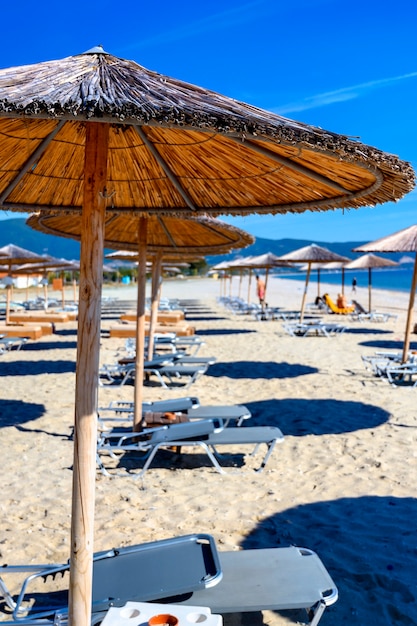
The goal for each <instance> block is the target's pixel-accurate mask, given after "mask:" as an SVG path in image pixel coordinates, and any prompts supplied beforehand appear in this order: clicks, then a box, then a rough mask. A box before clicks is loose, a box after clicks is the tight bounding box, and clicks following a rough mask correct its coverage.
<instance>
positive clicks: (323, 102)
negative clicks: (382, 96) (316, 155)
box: [272, 72, 417, 115]
mask: <svg viewBox="0 0 417 626" xmlns="http://www.w3.org/2000/svg"><path fill="white" fill-rule="evenodd" d="M416 77H417V72H411V73H409V74H402V75H400V76H393V77H391V78H382V79H380V80H372V81H369V82H366V83H360V84H359V85H352V86H351V87H344V88H342V89H336V90H335V91H327V92H324V93H320V94H316V95H315V96H309V97H307V98H303V99H302V100H299V101H297V102H291V103H289V104H286V105H284V106H279V107H275V108H273V109H272V111H274V113H278V114H280V115H286V114H287V113H293V112H295V111H305V110H307V109H315V108H319V107H324V106H328V105H329V104H335V103H337V102H346V101H347V100H354V99H355V98H360V97H361V96H362V95H363V94H365V93H367V92H369V91H374V90H375V89H381V88H383V87H390V86H391V85H394V84H395V83H398V82H400V81H403V80H407V79H409V78H416Z"/></svg>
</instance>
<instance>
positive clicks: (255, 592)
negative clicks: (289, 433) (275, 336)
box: [0, 334, 338, 626]
mask: <svg viewBox="0 0 417 626" xmlns="http://www.w3.org/2000/svg"><path fill="white" fill-rule="evenodd" d="M158 343H159V346H158ZM203 344H204V342H202V341H201V340H200V338H198V337H184V338H179V337H176V336H172V334H171V336H170V337H169V339H168V340H164V339H162V338H161V340H160V342H158V341H157V342H156V345H157V346H158V347H159V348H160V349H161V350H162V349H164V350H165V353H164V354H159V355H156V357H155V362H153V363H151V364H150V366H149V367H150V369H149V372H148V374H149V373H152V374H153V373H154V371H155V372H158V373H159V375H160V376H162V374H161V372H162V371H163V370H164V368H167V367H168V368H169V367H170V368H174V370H175V369H176V371H177V372H178V371H181V368H187V367H188V368H190V367H191V366H193V365H197V363H199V364H200V365H201V364H203V365H204V367H208V366H209V365H210V363H212V362H214V360H215V359H214V358H212V357H200V356H198V355H197V351H198V350H199V349H200V347H201V345H203ZM134 350H135V345H134V341H133V340H128V341H127V343H126V356H125V357H123V358H122V359H119V361H122V362H121V363H120V362H118V363H117V364H115V366H116V365H117V366H120V367H124V368H129V367H131V366H132V365H133V366H134V363H132V362H130V363H129V360H130V361H131V360H132V359H133V358H134ZM187 351H188V354H186V352H187ZM190 351H193V354H190V353H189V352H190ZM167 362H168V363H169V364H170V365H167ZM109 371H110V368H109ZM127 371H128V370H126V369H125V370H124V374H123V376H126V374H127ZM114 375H115V372H111V373H110V378H112V377H113V376H114ZM171 375H172V376H175V378H176V376H177V374H171ZM105 376H107V377H108V374H107V372H106V374H105ZM133 376H134V373H133ZM168 378H169V376H168ZM122 380H123V379H122ZM109 382H110V381H109ZM133 409H134V407H133V403H132V402H126V401H121V400H114V401H112V402H111V403H110V404H109V406H107V407H104V408H100V409H99V420H98V423H99V428H98V435H97V437H98V445H97V466H98V469H99V470H100V471H101V473H102V474H104V475H106V476H107V475H110V476H114V475H116V474H118V473H120V472H119V470H120V467H118V466H119V463H120V461H122V460H123V459H125V458H128V459H129V460H130V461H131V463H130V465H129V467H130V466H131V467H132V469H131V470H130V471H129V472H126V471H125V472H124V473H123V475H124V476H126V475H131V476H133V477H135V478H143V477H144V475H145V473H146V471H147V470H148V469H149V468H150V466H151V464H152V463H153V462H154V461H155V457H156V456H157V455H158V453H159V452H160V451H162V450H163V451H168V452H169V453H171V454H178V452H179V450H181V452H182V451H183V449H184V448H185V449H186V450H189V449H190V448H198V449H199V450H202V451H203V452H204V453H205V454H206V455H207V458H208V460H209V461H210V462H211V464H212V466H213V467H214V469H215V470H217V471H218V472H219V473H222V474H224V473H226V472H227V473H229V472H230V471H236V468H235V467H234V465H233V469H232V470H230V457H227V456H224V455H223V454H222V455H221V454H220V453H219V451H218V448H220V449H222V450H223V449H224V448H226V449H227V451H228V452H229V453H230V449H235V448H237V449H238V450H239V453H240V454H241V453H242V451H246V450H247V449H248V446H251V448H252V453H253V454H255V453H257V452H258V450H259V448H260V447H261V446H263V447H265V448H266V450H265V451H263V454H262V455H261V456H260V460H259V463H258V464H257V466H256V468H257V471H262V469H263V468H264V467H265V465H266V464H267V462H268V459H269V458H270V456H271V454H272V453H273V450H274V448H275V446H276V444H277V443H282V442H283V440H284V436H283V434H282V432H281V431H280V429H279V428H277V427H272V426H256V427H252V426H248V425H247V424H248V420H250V418H251V413H250V411H249V410H248V408H247V407H245V406H244V405H232V406H209V405H207V406H204V405H203V406H201V405H200V402H199V400H198V398H196V397H191V396H187V397H185V398H175V399H168V400H163V401H156V402H144V403H143V406H142V415H143V418H144V424H143V425H142V426H143V427H142V430H141V431H140V432H138V431H137V430H133ZM156 413H160V414H165V413H169V414H170V415H174V416H175V418H177V417H178V419H180V417H181V419H182V418H184V416H185V420H184V421H182V422H180V423H170V424H168V425H163V426H155V427H151V428H149V427H148V424H147V420H149V418H150V416H151V415H152V416H155V414H156ZM173 448H174V450H173ZM231 459H232V461H233V454H232V455H231ZM115 465H116V467H114V466H115ZM226 467H227V468H228V469H227V470H226ZM156 562H157V563H158V567H155V563H156ZM173 572H174V575H173ZM68 573H69V563H64V564H51V565H33V564H30V565H10V564H8V565H4V566H1V565H0V597H2V598H3V600H4V606H5V607H6V612H7V611H9V617H11V619H9V620H8V621H5V622H3V623H4V624H5V625H7V624H8V625H9V626H11V625H13V626H14V625H17V624H29V623H30V624H32V625H33V626H46V625H47V624H49V625H50V624H53V623H55V624H60V625H61V626H66V623H67V621H68V599H67V591H68ZM23 574H26V575H27V577H26V578H25V579H24V580H23V584H22V583H21V580H22V575H23ZM57 575H59V576H58V578H59V579H60V580H61V582H60V584H59V590H58V591H57V582H56V580H55V579H56V578H57ZM14 576H17V577H18V584H20V585H21V586H20V587H18V590H17V592H16V593H12V592H10V591H9V578H11V579H12V578H13V577H14ZM61 576H62V578H61ZM6 580H7V585H6ZM50 581H54V583H53V586H51V585H50ZM337 597H338V591H337V587H336V585H335V583H334V582H333V580H332V579H331V577H330V575H329V573H328V572H327V570H326V568H325V566H324V565H323V563H322V562H321V560H320V558H319V556H318V555H317V554H316V553H315V552H313V551H311V550H309V549H307V548H301V547H296V546H291V547H275V548H266V549H257V550H241V551H233V552H217V546H216V544H215V541H214V539H213V537H211V536H210V535H207V534H203V533H196V534H194V535H186V536H183V537H175V538H171V539H164V540H161V541H154V542H151V543H146V544H141V545H134V546H130V547H124V548H117V549H111V550H108V551H106V552H101V553H97V554H96V555H95V556H94V562H93V605H92V614H93V618H92V624H97V623H100V622H101V623H102V624H103V626H115V625H116V624H120V623H125V622H127V620H130V621H129V623H133V621H132V619H133V620H134V621H135V624H136V623H139V621H140V623H148V622H149V623H151V617H152V616H155V615H156V614H161V613H164V614H169V615H174V616H176V617H177V619H178V620H179V622H178V623H180V624H182V623H200V622H201V623H202V622H204V623H205V624H207V626H221V624H222V617H221V616H222V615H225V614H227V613H235V612H239V613H242V612H253V611H262V610H277V611H281V610H289V609H305V610H306V615H307V617H308V623H309V624H310V625H311V626H317V624H318V623H319V621H320V619H321V617H322V615H323V613H324V611H325V609H326V607H328V606H330V605H332V604H333V603H334V602H336V600H337ZM34 598H36V601H34ZM138 620H139V621H138ZM168 623H171V622H169V621H168ZM175 623H176V622H175Z"/></svg>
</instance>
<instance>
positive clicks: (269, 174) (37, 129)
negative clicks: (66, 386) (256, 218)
mask: <svg viewBox="0 0 417 626" xmlns="http://www.w3.org/2000/svg"><path fill="white" fill-rule="evenodd" d="M413 186H414V171H413V169H412V167H411V166H410V165H409V164H408V163H405V162H403V161H400V160H399V159H398V158H397V157H395V156H392V155H389V154H386V153H383V152H381V151H379V150H377V149H375V148H372V147H369V146H366V145H364V144H362V143H360V142H358V141H353V140H351V139H348V138H347V137H344V136H340V135H337V134H334V133H331V132H329V131H325V130H322V129H321V128H314V127H311V126H308V125H306V124H302V123H300V122H292V121H290V120H288V119H286V118H282V117H280V116H278V115H275V114H273V113H269V112H266V111H262V110H261V109H257V108H255V107H252V106H250V105H247V104H243V103H241V102H237V101H235V100H232V99H231V98H226V97H224V96H221V95H219V94H216V93H214V92H211V91H207V90H205V89H201V88H199V87H196V86H194V85H189V84H187V83H184V82H181V81H178V80H175V79H172V78H169V77H166V76H162V75H160V74H157V73H155V72H151V71H149V70H146V69H145V68H143V67H141V66H140V65H138V64H137V63H135V62H133V61H126V60H124V59H120V58H117V57H114V56H112V55H110V54H107V53H106V52H104V51H103V49H102V48H101V47H98V48H94V49H92V50H89V51H88V52H87V53H84V54H80V55H76V56H71V57H67V58H65V59H61V60H58V61H49V62H44V63H38V64H35V65H29V66H22V67H13V68H10V69H2V70H0V209H5V210H16V211H23V212H26V213H28V212H31V211H57V212H67V213H71V212H74V211H79V212H81V211H82V220H83V228H82V238H81V271H80V305H79V316H78V317H79V324H78V342H77V374H76V390H75V428H74V433H75V435H74V471H73V512H72V527H71V568H70V606H69V618H70V621H71V623H73V624H74V623H75V624H76V625H77V626H87V625H88V624H89V622H90V613H91V572H92V553H93V520H94V489H93V487H94V479H95V447H96V408H97V407H96V399H97V379H98V366H99V342H100V302H101V282H102V275H101V268H102V261H103V235H104V216H105V213H106V211H116V212H117V211H118V212H122V213H126V212H131V213H135V212H142V216H143V217H141V218H140V220H139V222H140V229H139V230H138V232H139V238H140V245H141V250H142V255H143V259H144V260H145V257H146V243H147V216H149V215H150V214H159V215H164V214H172V213H177V214H178V215H185V214H188V215H198V214H201V213H206V212H209V213H210V214H211V215H221V214H226V213H228V214H236V215H238V214H243V213H249V212H251V213H254V212H258V213H280V212H287V211H292V212H303V211H305V210H308V209H311V210H325V209H330V208H336V207H340V208H342V207H343V208H349V207H351V208H359V207H361V206H369V205H373V204H378V203H383V202H387V201H390V200H396V199H398V198H401V197H402V196H403V195H404V194H406V193H407V192H408V191H410V190H411V189H412V187H413ZM140 266H142V267H143V268H144V267H145V263H144V262H143V263H140ZM139 279H140V280H141V281H143V280H144V276H140V277H139Z"/></svg>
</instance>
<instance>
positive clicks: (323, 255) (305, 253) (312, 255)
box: [279, 243, 349, 322]
mask: <svg viewBox="0 0 417 626" xmlns="http://www.w3.org/2000/svg"><path fill="white" fill-rule="evenodd" d="M279 259H280V261H285V262H287V263H306V264H307V274H306V282H305V287H304V293H303V298H302V301H301V310H300V321H301V322H302V321H303V319H304V309H305V303H306V298H307V290H308V283H309V280H310V273H311V267H312V265H313V264H317V263H329V262H330V261H349V259H348V258H347V257H344V256H342V255H340V254H336V253H335V252H332V251H331V250H329V249H328V248H323V247H322V246H318V245H316V244H315V243H312V244H310V245H309V246H304V247H302V248H298V249H297V250H293V251H292V252H288V254H283V255H282V256H280V257H279Z"/></svg>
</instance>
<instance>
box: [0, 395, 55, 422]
mask: <svg viewBox="0 0 417 626" xmlns="http://www.w3.org/2000/svg"><path fill="white" fill-rule="evenodd" d="M45 412H46V409H45V406H44V405H43V404H36V403H34V402H23V401H22V400H0V428H6V427H9V426H18V425H19V424H25V423H26V422H31V421H33V420H36V419H39V418H40V417H42V416H43V415H45Z"/></svg>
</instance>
